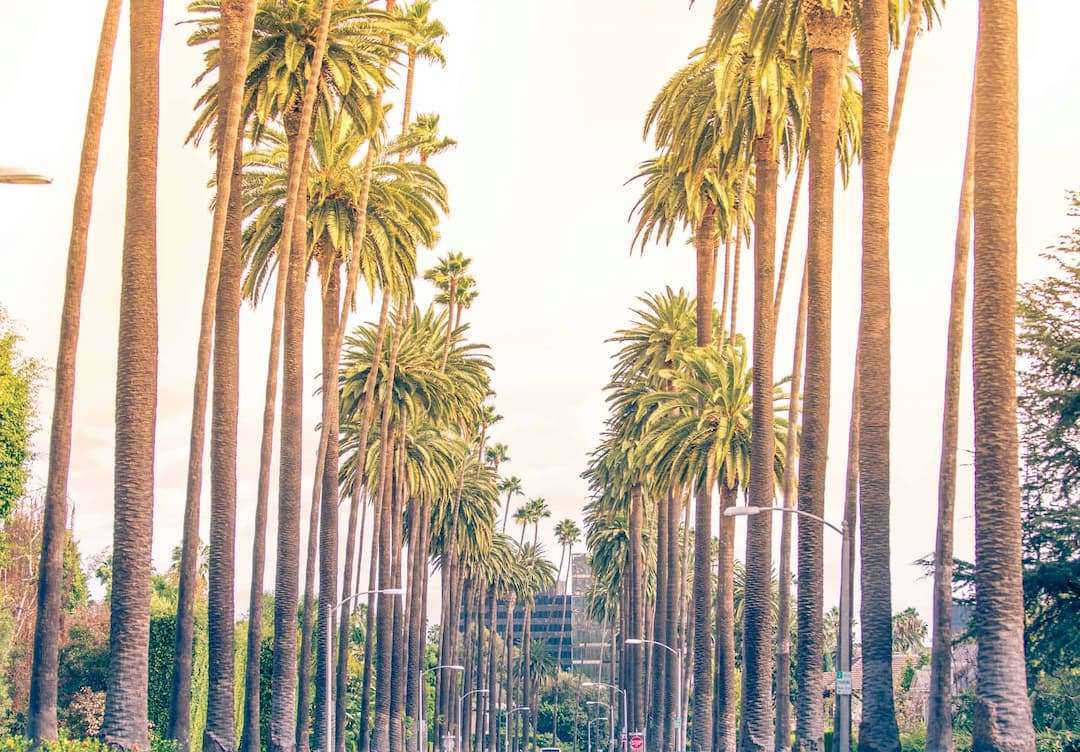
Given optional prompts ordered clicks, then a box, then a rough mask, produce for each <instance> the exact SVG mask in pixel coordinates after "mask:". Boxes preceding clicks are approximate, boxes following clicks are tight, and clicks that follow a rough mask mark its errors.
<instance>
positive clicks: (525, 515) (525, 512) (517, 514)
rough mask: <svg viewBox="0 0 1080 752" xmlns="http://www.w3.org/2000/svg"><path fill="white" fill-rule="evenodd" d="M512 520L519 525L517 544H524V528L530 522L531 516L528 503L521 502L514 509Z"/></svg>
mask: <svg viewBox="0 0 1080 752" xmlns="http://www.w3.org/2000/svg"><path fill="white" fill-rule="evenodd" d="M514 522H516V523H517V524H519V525H521V537H520V538H519V539H518V546H524V545H525V529H526V528H527V527H528V526H529V523H531V522H532V516H531V514H530V509H529V504H528V503H525V504H522V505H521V506H520V507H518V508H517V509H515V510H514Z"/></svg>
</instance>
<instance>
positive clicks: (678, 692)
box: [626, 637, 686, 750]
mask: <svg viewBox="0 0 1080 752" xmlns="http://www.w3.org/2000/svg"><path fill="white" fill-rule="evenodd" d="M626 644H627V645H656V646H657V647H661V648H663V649H664V650H667V651H668V652H669V653H671V654H672V655H674V656H675V658H676V660H677V661H678V663H677V666H678V669H679V676H680V680H679V681H677V682H676V683H675V707H676V708H677V710H676V711H675V743H676V745H677V748H678V749H679V750H684V749H686V737H685V736H684V734H685V733H686V723H685V721H684V719H683V713H684V712H685V708H684V707H683V698H682V681H681V675H682V666H683V651H682V648H679V649H677V650H676V649H675V648H673V647H671V646H670V645H667V644H665V643H663V642H660V641H659V640H644V639H639V638H637V637H630V638H628V639H627V640H626Z"/></svg>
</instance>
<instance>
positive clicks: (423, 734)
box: [416, 663, 465, 752]
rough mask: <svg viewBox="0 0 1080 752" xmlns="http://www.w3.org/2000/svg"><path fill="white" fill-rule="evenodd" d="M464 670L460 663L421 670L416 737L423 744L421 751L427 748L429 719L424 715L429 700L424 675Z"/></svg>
mask: <svg viewBox="0 0 1080 752" xmlns="http://www.w3.org/2000/svg"><path fill="white" fill-rule="evenodd" d="M443 670H446V671H464V670H465V667H464V666H462V665H460V664H458V663H445V664H443V665H441V666H432V667H431V668H428V669H424V670H423V671H421V672H420V707H419V708H417V715H418V716H419V717H418V718H417V719H416V739H417V741H418V742H419V743H420V744H421V745H422V746H421V747H420V749H421V752H426V750H427V719H426V718H425V717H424V706H425V705H427V702H426V701H425V699H424V694H425V692H424V677H425V676H427V675H428V674H430V673H431V672H432V671H443Z"/></svg>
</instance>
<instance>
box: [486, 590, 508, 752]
mask: <svg viewBox="0 0 1080 752" xmlns="http://www.w3.org/2000/svg"><path fill="white" fill-rule="evenodd" d="M490 597H491V606H490V608H491V614H490V619H489V620H490V623H491V634H490V635H489V636H488V640H489V642H490V644H491V649H490V650H489V651H488V682H487V686H488V691H489V692H490V693H491V694H490V695H489V696H488V706H487V708H488V713H487V725H488V737H487V751H488V752H495V749H496V747H497V746H498V743H499V725H498V724H499V716H498V712H499V702H498V700H499V686H498V684H497V683H496V673H497V663H496V661H497V658H496V652H495V647H496V646H495V635H496V634H497V633H498V631H499V625H498V624H497V622H496V620H497V618H498V592H497V591H496V590H495V588H494V587H492V588H491V591H490ZM507 702H509V698H507Z"/></svg>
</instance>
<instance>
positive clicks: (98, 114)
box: [27, 0, 120, 742]
mask: <svg viewBox="0 0 1080 752" xmlns="http://www.w3.org/2000/svg"><path fill="white" fill-rule="evenodd" d="M119 26H120V0H109V2H108V4H107V5H106V6H105V15H104V18H103V20H102V22H101V38H100V40H99V42H98V51H97V59H96V60H95V63H94V78H93V83H92V84H91V86H90V100H89V103H88V104H87V107H86V124H85V126H84V128H83V145H82V153H81V155H80V158H79V177H78V181H77V182H76V184H75V202H74V207H73V208H72V217H71V236H70V238H69V241H68V260H67V279H66V281H65V284H64V309H63V313H62V315H61V317H60V343H59V345H58V347H57V353H56V377H55V378H56V392H55V394H54V396H53V415H52V425H51V431H50V434H49V476H48V481H47V483H46V486H45V508H44V512H43V515H42V526H41V563H40V566H39V568H38V571H39V572H40V573H41V574H40V576H39V578H38V591H37V620H36V622H35V629H34V663H33V669H32V673H31V676H30V704H29V708H28V710H27V735H28V736H29V737H30V738H31V739H32V740H33V741H34V742H44V741H54V740H55V739H56V738H57V727H56V691H57V672H58V670H59V656H60V617H61V606H62V604H61V593H62V591H63V587H64V544H65V541H66V540H67V531H66V530H65V524H66V522H67V516H68V512H67V486H68V472H69V469H70V467H71V421H72V418H71V416H72V410H73V409H74V403H75V360H76V352H77V349H78V344H79V324H80V315H81V311H82V293H83V281H84V280H85V278H86V238H87V234H88V233H89V231H90V213H91V207H92V204H93V198H94V177H95V176H96V174H97V163H98V155H99V152H100V147H101V129H102V123H103V122H104V120H105V101H106V98H107V95H108V91H109V77H110V75H111V74H112V59H113V49H114V48H115V47H116V33H117V29H118V28H119Z"/></svg>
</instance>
